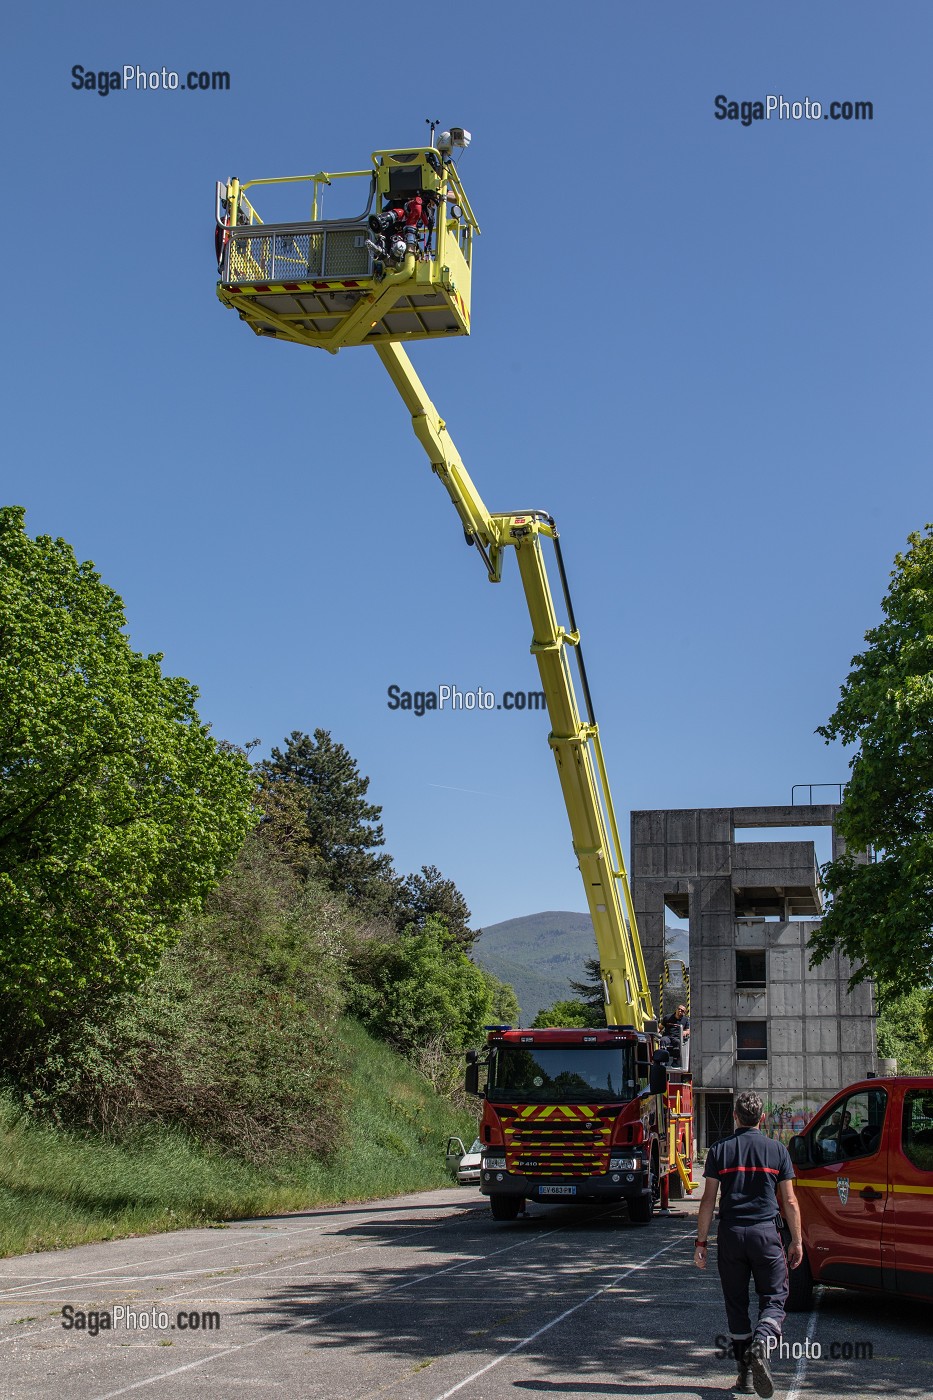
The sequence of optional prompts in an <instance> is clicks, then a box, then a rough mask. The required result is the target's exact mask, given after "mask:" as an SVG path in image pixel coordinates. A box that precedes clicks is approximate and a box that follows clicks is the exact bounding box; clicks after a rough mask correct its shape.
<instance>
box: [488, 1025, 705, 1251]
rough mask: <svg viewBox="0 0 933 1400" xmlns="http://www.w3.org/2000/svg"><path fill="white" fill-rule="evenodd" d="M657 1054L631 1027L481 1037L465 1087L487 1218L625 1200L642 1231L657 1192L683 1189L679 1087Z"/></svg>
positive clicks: (687, 1098) (687, 1131)
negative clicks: (479, 1106) (531, 1206)
mask: <svg viewBox="0 0 933 1400" xmlns="http://www.w3.org/2000/svg"><path fill="white" fill-rule="evenodd" d="M657 1043H658V1038H657V1036H656V1035H654V1034H651V1033H650V1032H649V1033H645V1032H640V1031H636V1030H635V1029H633V1028H630V1027H617V1026H609V1027H607V1028H605V1029H600V1030H577V1029H574V1030H561V1029H540V1030H513V1029H511V1028H509V1027H505V1026H501V1027H495V1028H490V1032H489V1036H488V1038H487V1043H486V1048H485V1050H484V1051H483V1052H482V1053H478V1052H475V1051H474V1052H471V1055H470V1056H468V1059H469V1061H470V1063H469V1065H468V1070H467V1078H466V1087H467V1089H468V1090H469V1091H470V1092H472V1093H481V1094H482V1097H483V1098H484V1100H485V1102H484V1105H483V1116H482V1120H481V1123H480V1132H479V1135H480V1139H481V1142H482V1148H483V1156H482V1166H481V1170H480V1181H479V1187H480V1190H481V1191H482V1192H483V1194H484V1195H486V1196H488V1197H489V1204H490V1207H491V1210H492V1214H493V1216H494V1218H495V1219H497V1220H514V1219H515V1217H516V1216H517V1215H518V1214H519V1212H520V1211H521V1210H522V1208H523V1206H524V1203H525V1201H526V1200H532V1201H542V1202H552V1203H553V1202H559V1203H561V1204H564V1205H566V1204H574V1203H591V1202H593V1201H603V1202H606V1203H607V1204H608V1203H610V1202H614V1201H625V1202H626V1204H627V1206H628V1212H629V1217H630V1219H631V1220H632V1221H633V1222H635V1223H638V1224H648V1222H649V1221H650V1220H651V1218H652V1213H653V1210H654V1205H655V1201H656V1200H657V1199H658V1198H659V1197H660V1194H661V1184H662V1182H666V1181H669V1182H670V1186H671V1194H672V1195H675V1196H679V1195H683V1194H685V1193H686V1191H688V1190H689V1189H691V1185H692V1183H691V1182H690V1179H689V1176H688V1175H687V1173H686V1171H685V1169H684V1167H683V1164H684V1163H689V1162H690V1160H691V1158H692V1138H691V1125H692V1095H691V1084H690V1076H689V1075H688V1074H687V1073H686V1072H683V1071H678V1070H673V1069H668V1067H667V1065H666V1064H665V1063H664V1061H666V1060H667V1055H666V1053H665V1052H664V1051H658V1049H657ZM481 1070H485V1085H484V1087H483V1088H482V1089H481V1088H480V1073H481ZM678 1159H679V1163H680V1165H678Z"/></svg>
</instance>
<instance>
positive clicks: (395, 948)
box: [347, 915, 492, 1051]
mask: <svg viewBox="0 0 933 1400" xmlns="http://www.w3.org/2000/svg"><path fill="white" fill-rule="evenodd" d="M491 1001H492V993H491V991H490V986H489V983H488V982H487V980H486V978H485V977H484V975H483V973H482V971H481V970H480V969H479V968H478V967H476V966H475V965H474V964H473V963H471V962H470V960H469V958H468V957H467V956H466V954H465V953H461V952H460V951H459V950H458V949H456V948H452V947H451V946H450V944H449V943H448V942H447V930H446V928H445V926H444V924H443V923H442V922H441V920H440V919H438V918H437V917H436V916H434V915H432V916H430V917H429V918H428V919H427V920H426V922H425V926H424V928H422V929H417V928H411V929H409V930H407V931H406V932H405V933H403V934H402V935H401V936H400V937H396V938H392V939H387V940H378V939H373V940H369V941H368V942H367V943H366V944H364V945H363V948H362V949H361V950H360V952H359V954H358V956H357V958H356V959H355V964H354V978H353V981H352V984H351V986H350V988H349V990H348V1007H347V1009H348V1010H349V1012H350V1014H351V1015H353V1016H356V1017H357V1018H358V1019H359V1020H361V1021H362V1022H363V1024H364V1025H365V1026H366V1028H367V1029H368V1030H369V1031H371V1032H372V1034H374V1035H377V1036H379V1037H380V1038H381V1039H383V1040H388V1041H390V1042H391V1043H392V1044H393V1045H395V1046H396V1047H397V1048H398V1049H400V1050H402V1051H406V1050H411V1049H414V1048H415V1047H417V1046H418V1045H421V1044H423V1043H425V1042H426V1041H429V1040H432V1039H435V1038H437V1039H440V1040H442V1041H443V1042H444V1043H445V1045H447V1046H448V1047H449V1048H450V1049H463V1048H464V1047H466V1046H468V1045H473V1044H478V1043H479V1042H480V1041H481V1040H482V1038H483V1027H484V1026H485V1025H487V1024H488V1023H489V1020H490V1009H491Z"/></svg>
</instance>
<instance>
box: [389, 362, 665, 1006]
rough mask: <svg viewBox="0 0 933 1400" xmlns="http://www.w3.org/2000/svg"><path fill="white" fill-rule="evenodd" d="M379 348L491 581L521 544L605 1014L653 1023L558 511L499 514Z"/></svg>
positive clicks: (402, 367) (433, 412)
mask: <svg viewBox="0 0 933 1400" xmlns="http://www.w3.org/2000/svg"><path fill="white" fill-rule="evenodd" d="M377 351H378V354H379V357H380V359H381V360H382V362H383V364H384V365H385V366H386V368H387V369H388V371H389V374H390V376H391V378H392V382H393V383H394V384H395V386H396V388H397V389H398V391H399V393H400V395H401V397H402V399H403V401H404V403H405V406H406V408H407V409H408V411H409V412H410V413H411V416H412V424H413V426H414V430H415V434H416V436H417V438H418V440H419V442H420V443H421V445H422V446H423V447H424V449H425V452H426V453H427V455H428V458H429V460H430V462H431V468H432V470H433V471H434V472H435V473H436V474H437V475H438V477H440V480H441V481H442V482H443V484H444V486H445V487H446V488H447V492H448V494H449V495H450V498H451V500H452V501H453V503H454V506H455V507H456V510H457V514H458V515H459V516H460V520H461V522H462V524H463V528H464V530H465V532H466V535H467V539H468V541H469V542H470V543H473V544H475V545H476V547H477V548H478V549H479V551H480V553H481V554H482V556H483V559H484V561H485V563H486V567H487V572H488V576H489V579H490V582H492V583H496V582H498V581H499V579H500V577H501V573H502V551H503V550H504V549H505V548H506V547H511V548H513V549H514V550H515V554H516V558H517V560H518V571H519V575H520V577H521V581H522V587H523V588H524V590H525V600H526V602H527V604H528V612H529V615H530V617H531V626H532V643H531V651H532V654H533V655H534V657H535V659H536V661H537V663H538V671H539V674H540V676H541V686H542V689H543V690H544V694H545V698H546V701H547V707H548V716H549V718H550V721H551V733H550V736H549V740H548V742H549V743H550V745H551V749H552V752H553V754H554V758H555V760H556V763H557V771H558V775H559V777H560V783H561V788H562V790H563V794H564V804H565V806H566V808H567V815H568V817H569V819H570V830H571V834H572V837H573V849H574V853H575V855H576V857H577V861H578V863H579V866H580V874H581V875H582V877H583V884H584V888H585V890H586V899H587V904H588V906H589V911H590V916H591V918H592V920H593V928H594V930H595V933H596V946H597V949H598V951H599V959H600V968H601V972H602V977H603V982H604V988H605V996H606V1006H607V1013H606V1019H607V1021H608V1022H609V1023H610V1024H612V1025H618V1026H633V1027H635V1028H636V1029H637V1030H644V1029H645V1028H646V1027H647V1026H651V1025H653V1024H654V1007H653V1006H652V1002H651V992H650V990H649V986H648V978H647V975H646V972H645V964H644V959H643V956H642V951H641V943H640V941H639V938H638V932H637V927H636V922H635V910H634V907H633V905H632V896H631V890H630V887H629V881H628V875H627V872H626V869H625V859H624V856H623V854H622V843H621V841H620V839H619V830H618V825H617V823H616V817H615V810H614V808H613V805H612V798H611V795H610V792H609V783H608V779H607V777H606V767H605V763H604V761H603V753H602V745H601V743H600V738H599V726H598V725H597V723H596V718H595V715H594V713H593V705H592V700H591V698H590V692H589V685H588V683H587V680H586V670H585V667H584V665H583V654H582V649H581V645H580V633H579V630H578V628H577V625H576V621H575V619H574V615H573V605H572V602H571V599H570V591H569V588H568V586H567V578H566V574H565V572H564V566H563V559H562V557H561V553H560V539H559V536H558V532H557V527H556V526H555V524H554V520H553V518H552V517H551V516H550V515H548V514H547V513H546V512H544V511H539V510H532V511H522V512H518V513H515V514H508V515H490V513H489V511H488V510H487V509H486V506H485V504H484V503H483V500H482V498H481V496H480V495H479V493H478V491H477V490H476V487H475V486H474V484H473V481H472V479H471V477H470V474H469V472H468V471H467V469H466V467H465V466H464V465H463V462H462V461H461V459H460V455H459V453H458V452H457V450H456V448H455V447H454V444H453V441H452V439H451V437H450V435H449V433H448V432H447V428H446V425H445V424H444V421H443V419H442V418H441V417H440V415H439V414H438V411H437V409H436V408H435V407H434V404H433V403H432V402H431V399H430V398H429V396H428V394H427V391H426V390H425V388H424V385H423V384H422V383H421V380H420V379H419V377H418V375H417V373H416V372H415V369H414V366H413V365H412V363H411V361H410V360H409V358H408V356H407V355H406V353H405V350H404V348H403V347H402V346H400V345H378V346H377ZM543 541H548V542H550V543H551V544H552V546H553V548H554V552H555V557H556V563H557V567H558V572H559V575H560V581H561V587H562V591H563V596H564V603H565V606H566V609H567V622H568V624H569V626H566V627H565V626H563V625H562V624H561V623H559V622H558V619H557V610H556V608H555V604H554V595H553V592H552V590H551V585H550V580H549V578H548V571H547V564H546V560H545V554H544V548H543V543H542V542H543ZM568 648H569V649H571V650H572V651H573V652H574V655H575V658H576V664H577V668H578V672H579V676H580V681H581V687H582V690H583V694H584V697H585V705H586V717H585V718H583V717H582V716H581V714H580V708H579V705H578V702H577V696H576V688H575V685H574V680H573V671H572V668H571V665H570V660H569V656H568Z"/></svg>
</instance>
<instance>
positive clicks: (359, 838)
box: [258, 729, 399, 916]
mask: <svg viewBox="0 0 933 1400" xmlns="http://www.w3.org/2000/svg"><path fill="white" fill-rule="evenodd" d="M258 772H259V777H260V782H261V785H262V786H263V787H264V788H273V789H274V788H276V787H279V786H280V785H283V784H295V785H298V789H299V791H300V794H301V801H302V804H303V807H304V814H305V823H306V825H307V838H306V841H305V842H304V850H305V852H306V855H307V857H308V858H309V859H313V861H314V862H315V863H316V864H317V865H318V867H319V869H320V871H321V873H322V875H323V878H324V879H325V881H326V882H327V884H328V885H329V886H330V888H331V889H333V890H336V891H338V892H339V893H341V894H344V895H346V897H347V898H348V899H350V900H351V901H353V902H354V904H356V905H358V906H361V907H362V908H363V909H367V910H370V911H373V912H385V913H386V914H387V915H388V916H391V912H392V908H393V905H394V902H395V900H396V898H397V893H398V889H399V881H398V877H397V876H396V875H395V874H394V872H393V869H392V857H391V856H390V855H388V854H377V851H378V848H379V847H380V846H382V845H384V844H385V838H384V836H383V831H382V824H381V822H380V821H379V818H380V817H381V815H382V808H381V807H377V806H374V805H373V803H371V802H367V800H366V794H367V792H368V790H369V779H368V778H365V777H363V776H362V775H361V774H360V771H359V769H358V767H357V763H356V760H355V759H354V758H353V757H351V755H350V754H349V753H348V751H347V750H346V749H345V748H344V746H343V744H339V743H335V742H334V740H333V739H332V738H331V735H330V733H329V731H328V730H326V729H315V731H314V735H313V736H311V735H309V734H303V733H302V732H301V730H299V729H296V730H293V731H292V734H291V735H290V737H289V739H288V741H287V743H286V746H285V748H284V749H273V750H272V755H271V757H270V758H267V759H264V760H263V762H262V763H260V764H259V765H258ZM274 800H275V799H274V798H270V801H274ZM279 800H280V802H281V803H283V804H284V805H285V806H287V805H288V804H287V803H286V802H285V798H284V795H279Z"/></svg>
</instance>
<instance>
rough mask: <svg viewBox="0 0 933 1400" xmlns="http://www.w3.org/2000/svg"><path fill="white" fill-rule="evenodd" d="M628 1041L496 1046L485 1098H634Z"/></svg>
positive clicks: (589, 1100)
mask: <svg viewBox="0 0 933 1400" xmlns="http://www.w3.org/2000/svg"><path fill="white" fill-rule="evenodd" d="M636 1088H637V1086H636V1083H635V1062H634V1053H633V1049H632V1046H631V1045H500V1046H499V1047H498V1048H497V1049H496V1052H495V1054H494V1056H493V1059H492V1063H491V1064H490V1067H489V1083H488V1085H487V1088H486V1097H487V1098H488V1099H491V1100H494V1101H495V1100H498V1101H499V1102H500V1103H501V1102H502V1101H504V1100H508V1099H519V1100H522V1101H524V1102H526V1103H580V1102H582V1103H609V1102H612V1103H619V1102H620V1101H623V1100H626V1099H631V1098H634V1096H635V1091H636Z"/></svg>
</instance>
